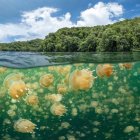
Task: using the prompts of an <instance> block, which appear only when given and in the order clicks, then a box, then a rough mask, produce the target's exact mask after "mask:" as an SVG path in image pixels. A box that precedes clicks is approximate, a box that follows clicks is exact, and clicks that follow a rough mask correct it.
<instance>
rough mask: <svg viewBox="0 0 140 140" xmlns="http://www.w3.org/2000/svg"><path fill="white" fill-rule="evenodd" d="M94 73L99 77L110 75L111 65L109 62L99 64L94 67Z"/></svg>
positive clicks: (111, 71)
mask: <svg viewBox="0 0 140 140" xmlns="http://www.w3.org/2000/svg"><path fill="white" fill-rule="evenodd" d="M96 74H97V75H98V76H99V77H104V76H106V77H110V76H111V75H112V74H113V66H112V65H111V64H99V65H98V66H97V67H96Z"/></svg>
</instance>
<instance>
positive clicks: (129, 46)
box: [0, 18, 140, 52]
mask: <svg viewBox="0 0 140 140" xmlns="http://www.w3.org/2000/svg"><path fill="white" fill-rule="evenodd" d="M0 50H5V51H6V50H8V51H45V52H89V51H90V52H121V51H134V50H140V18H135V19H130V20H124V21H121V22H117V23H114V24H111V25H106V26H95V27H72V28H62V29H59V30H58V31H57V32H55V33H50V34H49V35H47V36H46V37H45V39H42V40H41V39H35V40H31V41H23V42H12V43H1V44H0Z"/></svg>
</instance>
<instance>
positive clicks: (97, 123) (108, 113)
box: [0, 55, 140, 140]
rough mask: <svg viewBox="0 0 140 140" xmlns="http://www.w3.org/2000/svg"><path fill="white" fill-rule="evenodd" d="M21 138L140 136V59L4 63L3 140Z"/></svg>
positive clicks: (0, 86) (0, 82)
mask: <svg viewBox="0 0 140 140" xmlns="http://www.w3.org/2000/svg"><path fill="white" fill-rule="evenodd" d="M89 57H91V56H90V55H89ZM82 58H83V57H82ZM112 59H113V58H112ZM62 60H63V61H66V60H64V59H62ZM81 60H82V59H81ZM23 139H26V140H140V61H130V62H129V61H127V62H121V61H120V62H113V63H112V62H107V61H104V62H102V63H99V62H97V63H94V62H93V63H91V61H89V62H88V61H87V63H84V62H83V63H76V62H74V63H69V64H62V63H61V64H57V65H54V64H53V63H52V65H48V66H47V65H46V66H39V67H27V68H18V67H8V66H7V65H4V66H2V65H1V66H0V140H23Z"/></svg>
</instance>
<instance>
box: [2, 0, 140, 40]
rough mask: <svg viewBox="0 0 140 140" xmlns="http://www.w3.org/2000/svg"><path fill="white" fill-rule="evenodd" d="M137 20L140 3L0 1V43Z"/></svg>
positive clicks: (114, 0)
mask: <svg viewBox="0 0 140 140" xmlns="http://www.w3.org/2000/svg"><path fill="white" fill-rule="evenodd" d="M135 17H140V0H103V1H100V0H0V42H13V41H26V40H31V39H36V38H42V39H43V38H44V37H45V36H46V35H48V34H49V33H52V32H56V31H57V30H58V29H60V28H63V27H82V26H90V27H91V26H96V25H107V24H113V23H115V22H118V21H122V20H124V19H132V18H135Z"/></svg>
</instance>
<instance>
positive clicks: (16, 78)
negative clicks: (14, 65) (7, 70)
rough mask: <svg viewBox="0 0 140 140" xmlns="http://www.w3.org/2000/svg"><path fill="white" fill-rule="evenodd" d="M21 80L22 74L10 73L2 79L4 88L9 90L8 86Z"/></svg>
mask: <svg viewBox="0 0 140 140" xmlns="http://www.w3.org/2000/svg"><path fill="white" fill-rule="evenodd" d="M22 79H23V74H22V73H11V74H9V75H8V76H6V78H5V79H4V82H3V85H4V86H5V87H6V88H9V87H10V85H11V84H12V83H13V82H15V81H19V80H22Z"/></svg>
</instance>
